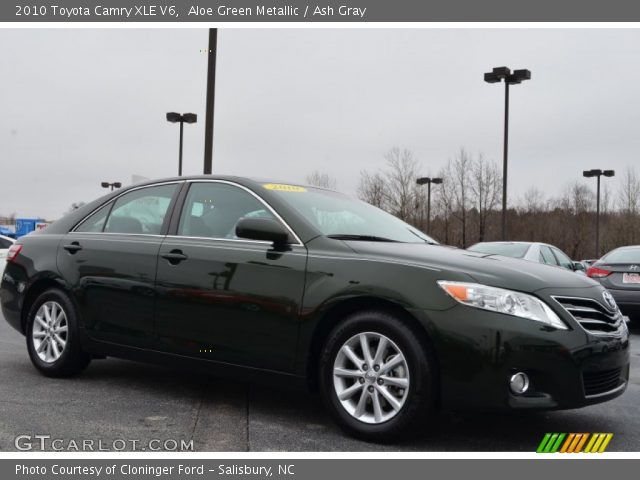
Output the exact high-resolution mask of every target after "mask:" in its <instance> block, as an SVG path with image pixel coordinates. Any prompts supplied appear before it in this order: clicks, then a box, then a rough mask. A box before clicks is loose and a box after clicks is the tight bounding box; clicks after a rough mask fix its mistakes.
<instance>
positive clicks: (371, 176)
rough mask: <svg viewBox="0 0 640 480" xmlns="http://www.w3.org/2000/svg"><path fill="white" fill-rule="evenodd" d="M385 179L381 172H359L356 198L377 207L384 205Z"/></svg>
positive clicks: (385, 195) (385, 194) (385, 196)
mask: <svg viewBox="0 0 640 480" xmlns="http://www.w3.org/2000/svg"><path fill="white" fill-rule="evenodd" d="M386 190H387V189H386V186H385V179H384V177H383V176H382V174H381V173H369V172H367V171H363V172H361V173H360V183H359V185H358V198H359V199H360V200H364V201H365V202H367V203H370V204H371V205H374V206H376V207H378V208H384V207H385V199H386V198H387V193H386Z"/></svg>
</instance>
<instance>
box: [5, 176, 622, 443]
mask: <svg viewBox="0 0 640 480" xmlns="http://www.w3.org/2000/svg"><path fill="white" fill-rule="evenodd" d="M605 295H606V291H605V289H604V288H603V287H602V286H600V285H599V284H598V283H596V282H594V281H593V280H591V279H589V278H587V277H586V276H578V275H575V274H573V273H571V272H569V271H565V270H563V269H553V268H549V267H547V266H544V265H538V264H536V263H531V265H529V266H527V268H526V269H523V268H522V262H521V261H519V260H513V259H510V258H506V257H498V256H494V255H486V254H479V253H473V252H468V251H464V250H456V249H451V248H448V247H443V246H439V245H435V244H434V242H433V241H432V240H431V239H430V238H429V237H428V236H426V235H424V234H423V233H421V232H419V231H418V230H416V229H414V228H413V227H411V226H409V225H407V224H406V223H404V222H402V221H400V220H399V219H397V218H396V217H394V216H392V215H389V214H387V213H385V212H383V211H381V210H379V209H377V208H375V207H372V206H371V205H369V204H366V203H364V202H361V201H359V200H355V199H352V198H350V197H348V196H345V195H342V194H339V193H336V192H332V191H329V190H324V189H319V188H313V187H303V186H298V185H288V184H278V183H269V182H260V181H254V180H248V179H245V178H238V177H212V176H203V177H192V178H174V179H168V180H164V181H156V182H149V183H146V184H141V185H136V186H132V187H129V188H123V189H121V190H118V191H115V192H113V193H111V194H109V195H107V196H105V197H103V198H101V199H99V200H96V201H94V202H93V203H90V204H88V205H86V206H84V207H82V208H80V209H78V210H76V211H74V212H72V213H70V214H69V215H67V216H66V217H64V218H63V219H62V220H59V221H58V222H56V223H54V224H52V225H51V226H49V227H48V228H47V229H46V230H45V231H42V232H35V233H33V234H30V235H28V236H26V237H24V238H21V239H20V240H19V241H18V243H17V244H16V245H15V246H13V247H12V248H11V251H10V253H9V257H8V263H7V268H6V271H5V273H4V276H3V278H2V284H1V288H0V300H1V304H2V310H3V313H4V316H5V318H6V320H7V321H8V322H9V323H10V324H11V325H12V326H13V327H15V328H16V329H17V330H19V331H20V332H22V333H23V334H24V335H25V336H26V344H27V349H28V352H29V355H30V357H31V360H32V362H33V364H34V365H35V367H36V368H37V369H38V370H39V371H41V372H42V373H43V374H45V375H48V376H54V377H63V376H70V375H75V374H78V373H79V372H81V371H82V370H83V369H84V368H85V367H87V365H88V364H89V362H90V361H91V359H92V358H99V357H103V356H114V357H123V358H130V359H134V360H143V361H152V362H162V363H165V364H168V365H172V366H176V365H182V366H185V367H187V368H191V369H196V368H197V369H200V370H202V371H204V372H208V373H211V374H215V375H228V376H232V377H233V378H238V377H240V376H242V377H243V378H255V379H260V380H262V381H266V380H267V379H269V380H274V379H280V380H283V381H284V382H286V383H288V384H299V385H308V386H309V387H310V388H312V389H318V390H319V391H320V394H321V395H322V397H323V399H324V402H325V404H326V406H327V408H328V409H329V410H330V411H331V413H332V414H333V416H334V417H335V418H336V420H337V421H338V422H339V423H340V425H342V426H343V427H344V428H345V429H346V430H347V431H349V432H351V433H352V434H354V435H357V436H359V437H362V438H365V439H369V440H389V439H393V438H398V437H400V436H402V435H404V434H406V433H408V431H410V430H413V431H419V430H421V429H424V428H427V425H428V424H426V423H425V422H424V420H425V419H426V418H427V417H429V416H430V415H432V414H433V413H434V412H436V411H437V410H438V409H439V408H442V407H444V408H476V409H484V408H505V409H522V410H532V409H559V408H576V407H582V406H585V405H589V404H593V403H599V402H603V401H606V400H609V399H612V398H614V397H617V396H618V395H621V394H622V392H623V391H624V390H625V388H626V385H627V381H628V378H629V340H628V331H627V328H626V324H625V323H624V321H623V320H622V316H621V314H620V312H619V310H618V308H617V307H616V306H615V303H610V302H607V301H605V299H606V298H607V297H606V296H605ZM587 309H588V311H589V315H584V314H583V312H584V311H585V310H587ZM78 394H79V395H81V391H80V390H79V393H78ZM125 408H126V407H125Z"/></svg>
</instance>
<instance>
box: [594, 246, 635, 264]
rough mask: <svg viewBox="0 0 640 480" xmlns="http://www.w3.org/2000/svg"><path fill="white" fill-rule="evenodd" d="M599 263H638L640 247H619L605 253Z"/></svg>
mask: <svg viewBox="0 0 640 480" xmlns="http://www.w3.org/2000/svg"><path fill="white" fill-rule="evenodd" d="M600 262H601V263H640V248H619V249H618V250H614V251H612V252H609V253H607V254H606V255H605V256H604V257H602V259H601V260H600Z"/></svg>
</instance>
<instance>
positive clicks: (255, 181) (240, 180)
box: [123, 174, 340, 193]
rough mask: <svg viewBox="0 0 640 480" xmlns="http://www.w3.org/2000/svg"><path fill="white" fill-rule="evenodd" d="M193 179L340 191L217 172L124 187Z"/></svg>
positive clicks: (167, 178)
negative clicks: (217, 173)
mask: <svg viewBox="0 0 640 480" xmlns="http://www.w3.org/2000/svg"><path fill="white" fill-rule="evenodd" d="M193 180H222V181H227V182H235V183H239V184H240V185H245V186H247V185H252V186H259V185H264V184H266V183H274V184H281V185H294V186H296V187H305V188H313V189H317V190H325V191H328V192H336V193H340V192H337V191H336V190H334V189H331V188H326V187H319V186H317V185H309V184H306V183H304V182H291V181H287V180H282V179H273V178H256V177H242V176H239V175H215V174H211V175H183V176H182V177H165V178H159V179H155V180H145V181H143V182H140V183H136V184H133V185H126V186H123V189H124V188H131V187H141V186H145V185H154V184H157V183H164V182H176V181H193Z"/></svg>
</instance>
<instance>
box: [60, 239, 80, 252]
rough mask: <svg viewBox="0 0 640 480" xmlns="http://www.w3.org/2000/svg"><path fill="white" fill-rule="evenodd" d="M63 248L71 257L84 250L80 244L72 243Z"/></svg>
mask: <svg viewBox="0 0 640 480" xmlns="http://www.w3.org/2000/svg"><path fill="white" fill-rule="evenodd" d="M62 248H64V249H65V250H66V251H67V252H69V253H70V254H71V255H73V254H75V253H76V252H78V251H79V250H82V246H81V245H80V243H78V242H71V243H70V244H69V245H63V246H62Z"/></svg>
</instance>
